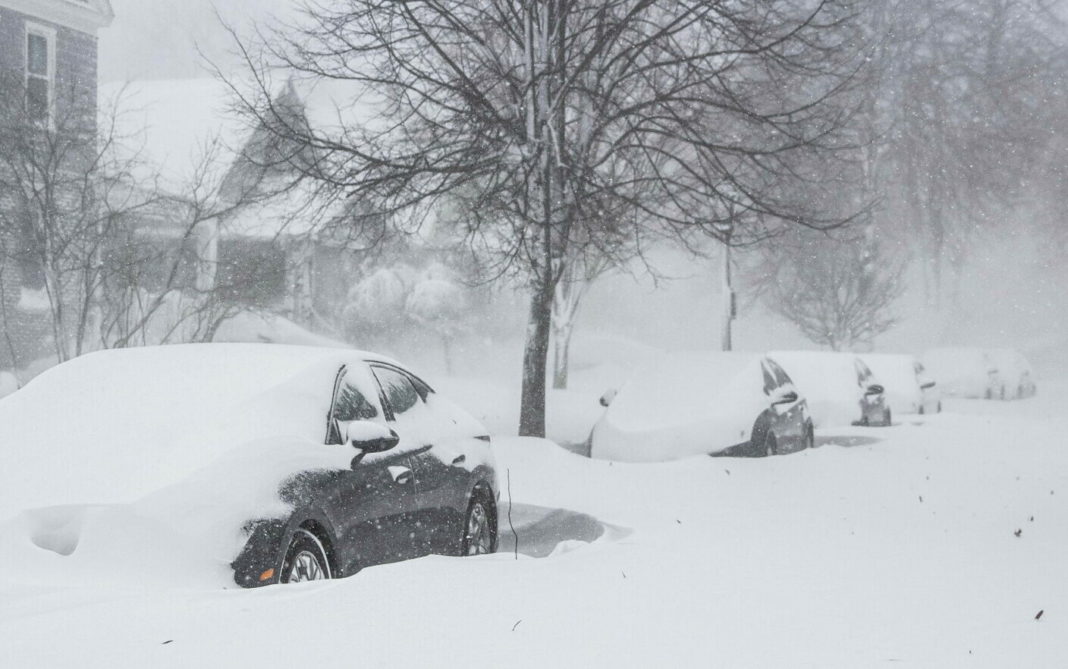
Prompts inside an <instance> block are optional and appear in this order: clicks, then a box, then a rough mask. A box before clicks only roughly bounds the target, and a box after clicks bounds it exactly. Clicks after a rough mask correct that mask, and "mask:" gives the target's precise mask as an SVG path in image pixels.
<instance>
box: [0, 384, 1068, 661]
mask: <svg viewBox="0 0 1068 669" xmlns="http://www.w3.org/2000/svg"><path fill="white" fill-rule="evenodd" d="M1054 386H1055V384H1053V383H1048V382H1047V383H1046V384H1045V385H1044V387H1043V391H1042V393H1041V394H1040V395H1039V396H1038V397H1036V398H1034V399H1030V400H1024V401H1021V402H1013V403H997V402H981V401H964V400H957V401H947V402H946V409H947V411H946V413H944V414H942V415H939V416H929V417H917V418H909V419H907V420H905V421H903V422H902V423H900V424H898V425H895V426H893V427H891V428H881V429H866V428H851V429H847V430H844V431H841V432H839V433H836V434H834V435H833V436H832V435H829V434H827V433H821V434H818V439H817V441H818V443H819V444H820V448H818V449H816V450H814V451H806V452H802V453H798V454H795V455H790V456H784V457H776V458H770V459H723V458H719V459H712V458H707V457H695V458H691V459H687V460H682V461H676V462H671V463H664V464H641V465H636V464H633V465H629V464H621V463H609V462H601V461H591V460H587V459H584V458H580V457H578V456H575V455H572V454H570V453H568V452H566V451H564V450H563V449H560V448H558V447H557V446H555V445H554V444H552V443H550V442H547V441H541V440H533V439H516V438H497V439H496V440H495V442H494V443H495V446H494V447H495V449H496V454H497V460H498V465H499V467H500V471H501V472H502V479H503V480H502V482H501V483H502V488H504V489H507V488H508V487H509V479H510V489H511V500H512V503H513V522H514V523H515V524H516V529H517V533H518V535H519V546H518V558H519V559H518V560H517V559H515V554H514V553H513V552H512V546H513V545H514V542H513V541H512V539H511V536H512V535H511V532H510V531H509V529H508V524H507V520H506V518H502V521H503V523H502V524H503V529H504V532H503V536H502V539H503V541H502V550H501V552H500V553H498V554H497V555H493V556H485V557H479V558H465V559H455V558H444V557H431V558H424V559H421V560H416V561H412V562H407V563H401V564H397V565H391V566H386V567H378V568H373V569H369V570H367V571H365V572H363V573H361V574H359V575H357V576H355V577H353V578H350V579H347V580H343V581H337V582H330V583H327V584H307V585H298V586H286V587H272V588H266V589H263V590H259V591H241V590H217V589H204V588H197V587H191V586H189V585H188V584H186V583H185V582H184V575H183V574H182V573H181V571H180V570H179V571H173V570H162V571H161V572H159V573H155V572H153V570H152V569H150V568H146V566H145V565H137V566H136V568H134V567H129V566H128V565H122V564H119V565H115V564H101V565H100V567H99V568H100V573H99V574H95V575H94V574H85V575H84V581H82V582H81V583H79V584H78V585H56V584H40V583H33V581H36V580H39V578H40V577H42V576H47V569H48V568H54V569H62V564H63V558H62V557H58V556H55V554H54V553H51V552H49V551H45V550H44V549H41V551H42V553H41V554H42V556H46V555H50V556H53V558H54V559H52V560H51V566H48V565H45V566H42V564H37V565H4V566H3V568H2V569H0V663H2V664H3V665H4V666H20V667H21V666H48V667H53V666H55V667H62V666H79V667H97V666H99V667H126V666H129V667H143V666H158V667H167V666H173V667H188V666H197V665H199V666H226V665H230V666H255V667H282V666H317V667H332V666H353V665H354V664H359V665H362V666H405V667H407V666H411V667H426V666H435V667H437V666H460V665H464V666H470V665H472V664H474V665H482V666H510V667H512V666H518V667H522V666H530V667H543V666H627V667H631V666H633V667H639V666H651V665H653V664H654V663H655V664H656V665H660V666H724V667H850V668H855V667H875V666H886V665H887V664H902V665H905V666H926V667H957V666H962V667H1010V666H1035V667H1056V666H1063V665H1064V663H1065V661H1066V660H1068V613H1066V611H1068V609H1065V602H1068V579H1065V578H1064V576H1063V571H1064V565H1065V564H1066V563H1068V539H1066V537H1068V507H1066V504H1065V502H1064V499H1065V496H1066V495H1068V485H1066V484H1068V451H1066V449H1064V448H1062V447H1061V443H1062V440H1063V435H1064V434H1065V431H1066V429H1068V419H1066V418H1065V417H1063V416H1062V415H1061V414H1062V412H1061V407H1060V398H1061V397H1063V393H1064V392H1065V391H1068V384H1064V383H1061V384H1060V386H1059V387H1054ZM503 502H504V503H503V504H502V509H503V510H506V509H507V508H508V505H507V494H506V495H505V498H504V500H503ZM139 531H142V532H145V533H146V536H150V535H151V528H141V529H140V530H139ZM1017 531H1019V536H1017V535H1016V533H1017ZM591 539H595V540H594V541H593V542H592V543H586V542H587V541H589V540H591ZM75 550H77V549H75ZM534 555H539V556H545V557H541V558H535V557H532V556H534ZM131 561H132V562H135V560H131ZM42 562H43V561H42ZM24 567H25V568H26V570H27V571H28V572H32V573H34V575H35V578H33V579H28V578H23V577H22V576H20V574H21V573H22V572H23V568H24ZM31 567H32V569H31ZM124 569H129V570H130V572H131V573H133V574H136V577H131V578H129V579H128V581H127V582H126V583H121V580H120V584H116V583H115V582H114V579H113V576H114V575H115V574H116V573H118V574H120V575H121V573H122V571H123V570H124ZM42 570H44V572H45V573H42ZM57 582H58V579H57ZM1039 611H1044V613H1043V615H1042V617H1041V619H1039V620H1035V616H1036V614H1038V612H1039Z"/></svg>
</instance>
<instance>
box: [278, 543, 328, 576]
mask: <svg viewBox="0 0 1068 669" xmlns="http://www.w3.org/2000/svg"><path fill="white" fill-rule="evenodd" d="M333 577H334V576H333V570H331V569H330V560H329V559H327V557H326V550H325V549H324V548H323V544H322V542H321V541H319V538H318V537H316V536H315V535H314V534H312V533H311V532H309V531H307V530H297V531H296V532H295V533H294V534H293V540H292V541H291V542H290V544H289V550H288V551H286V559H285V561H284V562H282V577H281V579H280V582H281V583H304V582H306V581H325V580H327V579H330V578H333Z"/></svg>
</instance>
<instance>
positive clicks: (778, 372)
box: [768, 360, 794, 388]
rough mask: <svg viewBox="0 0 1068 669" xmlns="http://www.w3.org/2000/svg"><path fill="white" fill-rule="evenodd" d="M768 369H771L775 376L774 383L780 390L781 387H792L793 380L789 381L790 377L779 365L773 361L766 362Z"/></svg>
mask: <svg viewBox="0 0 1068 669" xmlns="http://www.w3.org/2000/svg"><path fill="white" fill-rule="evenodd" d="M768 367H769V368H770V369H771V373H772V374H774V375H775V383H776V385H777V386H779V387H780V388H781V387H783V386H792V385H794V382H793V380H791V379H790V375H789V374H787V373H786V370H785V369H783V368H782V367H780V366H779V363H777V362H775V361H774V360H768Z"/></svg>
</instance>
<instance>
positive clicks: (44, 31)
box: [22, 21, 56, 128]
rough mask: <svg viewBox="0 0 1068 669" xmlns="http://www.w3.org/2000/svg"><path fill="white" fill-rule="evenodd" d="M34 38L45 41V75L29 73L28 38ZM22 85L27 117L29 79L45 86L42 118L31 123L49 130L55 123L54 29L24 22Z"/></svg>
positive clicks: (31, 22)
mask: <svg viewBox="0 0 1068 669" xmlns="http://www.w3.org/2000/svg"><path fill="white" fill-rule="evenodd" d="M31 36H36V37H40V38H42V39H44V41H45V47H46V48H45V57H46V58H47V59H48V62H47V67H46V68H45V70H46V73H45V74H43V75H42V74H37V73H34V72H30V37H31ZM22 56H23V63H22V83H23V87H24V89H25V90H24V94H25V101H24V104H25V106H26V113H27V115H29V114H30V80H31V79H38V80H40V79H43V80H44V81H45V83H46V84H47V85H46V87H45V90H46V93H47V96H48V99H47V101H46V104H45V114H44V118H34V119H33V121H34V122H37V123H42V124H44V125H46V126H48V127H49V128H51V127H52V124H53V123H54V121H55V106H56V29H55V28H53V27H51V26H47V25H44V24H41V23H35V22H33V21H26V22H25V25H24V27H23V39H22Z"/></svg>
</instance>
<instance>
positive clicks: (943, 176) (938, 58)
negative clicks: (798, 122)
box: [862, 0, 1068, 305]
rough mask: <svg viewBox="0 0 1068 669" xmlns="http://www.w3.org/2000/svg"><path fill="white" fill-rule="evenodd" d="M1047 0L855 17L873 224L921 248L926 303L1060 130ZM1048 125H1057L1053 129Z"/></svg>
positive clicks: (1054, 38)
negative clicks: (863, 49) (867, 62)
mask: <svg viewBox="0 0 1068 669" xmlns="http://www.w3.org/2000/svg"><path fill="white" fill-rule="evenodd" d="M1056 4H1057V3H1056V2H1051V1H1049V0H976V1H975V2H966V3H965V2H951V3H946V2H941V1H940V0H887V1H886V2H878V3H869V4H868V6H867V8H866V10H865V12H864V18H865V20H864V25H865V30H866V35H867V41H868V42H869V43H870V44H871V45H872V46H871V50H872V52H871V62H872V67H871V68H870V71H869V77H868V79H867V80H868V83H869V86H868V89H867V94H866V99H865V102H864V104H863V105H862V117H863V122H862V124H863V125H864V126H866V127H867V128H868V135H869V136H870V137H871V138H872V143H871V145H870V146H869V147H868V151H867V154H866V156H865V176H866V178H867V179H868V186H869V188H870V189H871V190H872V191H873V197H881V198H883V200H882V202H883V205H882V206H881V207H880V209H879V212H878V215H877V217H876V221H875V222H876V224H877V225H878V227H879V228H880V229H881V231H882V234H883V235H884V236H896V237H897V238H898V239H900V240H902V241H905V242H909V243H911V244H912V245H913V246H915V247H916V248H917V249H918V250H919V251H920V258H921V260H922V261H923V270H924V271H923V274H922V276H923V278H924V282H925V288H926V293H927V296H928V301H929V303H930V304H932V305H936V304H937V303H938V301H939V299H940V293H941V291H942V288H943V270H944V268H945V267H946V266H948V267H950V268H953V269H956V270H958V275H959V269H960V267H961V265H962V263H963V262H964V259H965V257H966V251H967V248H968V244H969V241H970V239H971V238H972V237H973V236H974V234H975V233H976V231H978V230H981V229H983V228H993V227H995V226H997V225H998V223H999V222H1000V221H1003V220H1006V219H1007V218H1010V214H1011V212H1012V211H1013V210H1014V209H1015V208H1017V207H1018V206H1019V204H1020V202H1021V201H1022V199H1023V198H1024V194H1025V193H1027V192H1029V190H1033V185H1034V184H1035V183H1036V182H1041V181H1042V176H1041V171H1042V169H1043V168H1042V161H1041V159H1040V155H1041V154H1042V152H1043V151H1044V150H1045V147H1046V146H1047V145H1048V143H1049V139H1050V129H1051V128H1056V127H1058V123H1057V117H1056V114H1057V113H1058V112H1057V106H1056V105H1054V104H1050V102H1051V101H1052V100H1054V99H1057V98H1059V97H1060V96H1061V90H1062V89H1063V86H1062V82H1063V81H1064V78H1065V76H1066V74H1068V71H1066V69H1065V61H1064V57H1063V53H1064V40H1063V37H1062V35H1063V34H1064V30H1063V24H1062V22H1061V21H1060V20H1058V19H1057V17H1056V14H1055V11H1054V9H1055V7H1056ZM1055 132H1056V131H1055Z"/></svg>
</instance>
